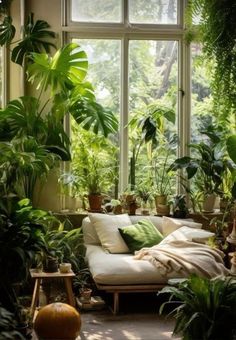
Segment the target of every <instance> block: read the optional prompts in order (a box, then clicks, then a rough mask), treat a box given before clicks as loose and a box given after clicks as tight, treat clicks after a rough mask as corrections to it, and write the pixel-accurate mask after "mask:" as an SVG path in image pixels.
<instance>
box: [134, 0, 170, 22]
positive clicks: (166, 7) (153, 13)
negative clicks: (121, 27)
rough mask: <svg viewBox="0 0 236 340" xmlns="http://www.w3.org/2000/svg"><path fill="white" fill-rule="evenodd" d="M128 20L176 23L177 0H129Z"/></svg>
mask: <svg viewBox="0 0 236 340" xmlns="http://www.w3.org/2000/svg"><path fill="white" fill-rule="evenodd" d="M129 20H130V22H133V23H147V24H177V0H149V1H147V0H130V1H129Z"/></svg>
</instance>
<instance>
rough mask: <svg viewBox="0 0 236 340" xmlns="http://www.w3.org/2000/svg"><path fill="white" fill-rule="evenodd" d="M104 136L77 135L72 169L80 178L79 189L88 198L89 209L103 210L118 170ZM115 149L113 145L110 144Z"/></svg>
mask: <svg viewBox="0 0 236 340" xmlns="http://www.w3.org/2000/svg"><path fill="white" fill-rule="evenodd" d="M107 143H109V142H108V141H106V140H104V136H101V135H100V136H95V135H94V134H93V133H88V135H87V138H86V137H85V138H83V139H82V138H81V137H80V136H77V149H76V150H77V151H78V152H77V153H76V156H75V158H74V159H73V163H72V170H73V173H74V175H75V176H77V178H78V188H79V189H78V190H79V191H80V192H81V194H84V195H86V196H87V198H88V202H89V210H90V211H93V212H101V211H102V203H103V197H104V194H105V193H106V192H108V191H109V190H110V188H111V187H112V185H114V182H115V179H116V171H115V169H114V166H113V164H112V161H111V159H110V157H108V152H107V149H106V146H107ZM110 147H111V148H112V149H113V146H110Z"/></svg>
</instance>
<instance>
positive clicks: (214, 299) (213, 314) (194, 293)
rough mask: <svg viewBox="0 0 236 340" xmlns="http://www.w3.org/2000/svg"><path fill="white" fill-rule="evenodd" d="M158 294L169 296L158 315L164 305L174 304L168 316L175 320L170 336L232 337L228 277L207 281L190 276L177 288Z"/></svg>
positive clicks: (233, 299) (234, 303) (235, 290)
mask: <svg viewBox="0 0 236 340" xmlns="http://www.w3.org/2000/svg"><path fill="white" fill-rule="evenodd" d="M162 293H165V294H166V293H168V294H170V297H169V300H168V301H167V302H164V304H162V305H161V308H160V313H161V314H162V313H163V311H164V307H165V306H166V305H167V304H170V303H172V304H173V303H175V304H177V307H175V308H174V309H173V310H172V311H171V312H170V314H168V315H172V316H174V318H175V320H176V322H175V328H174V331H173V333H174V334H176V335H181V336H182V338H183V339H189V340H190V339H191V340H198V339H206V340H207V339H219V340H220V339H225V340H232V339H233V338H234V336H235V332H236V326H235V320H236V282H235V280H234V279H233V278H232V277H216V278H215V279H207V278H202V277H198V276H196V275H192V276H191V277H190V278H189V279H186V280H184V281H183V282H180V283H179V284H178V287H171V286H168V287H165V288H163V289H162V290H161V291H160V294H162Z"/></svg>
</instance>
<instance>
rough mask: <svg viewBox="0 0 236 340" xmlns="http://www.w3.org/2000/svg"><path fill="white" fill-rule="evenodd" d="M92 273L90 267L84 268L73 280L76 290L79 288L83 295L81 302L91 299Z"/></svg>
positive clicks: (80, 293)
mask: <svg viewBox="0 0 236 340" xmlns="http://www.w3.org/2000/svg"><path fill="white" fill-rule="evenodd" d="M91 282H92V281H91V273H90V271H89V269H88V268H86V267H85V268H82V269H80V270H79V272H78V273H77V275H76V277H75V278H74V280H73V287H74V289H75V291H77V290H78V292H79V295H80V297H81V300H82V301H81V302H89V301H90V299H91V294H92V291H93V290H92V288H91Z"/></svg>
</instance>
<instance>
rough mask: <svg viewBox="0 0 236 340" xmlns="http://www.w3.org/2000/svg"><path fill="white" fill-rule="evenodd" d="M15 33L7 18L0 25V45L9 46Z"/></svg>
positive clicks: (9, 18)
mask: <svg viewBox="0 0 236 340" xmlns="http://www.w3.org/2000/svg"><path fill="white" fill-rule="evenodd" d="M15 33H16V29H15V26H13V25H12V18H11V17H9V16H7V17H5V18H4V20H3V23H2V24H1V25H0V45H1V46H3V45H5V44H9V43H10V42H11V41H12V39H13V38H14V36H15Z"/></svg>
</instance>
